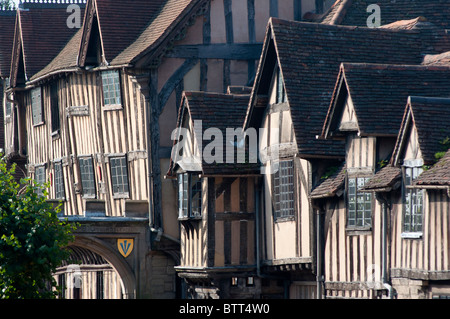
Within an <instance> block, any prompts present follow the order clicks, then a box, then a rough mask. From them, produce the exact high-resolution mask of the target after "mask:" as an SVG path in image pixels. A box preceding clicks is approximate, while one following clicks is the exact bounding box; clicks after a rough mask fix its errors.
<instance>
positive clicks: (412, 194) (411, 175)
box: [403, 167, 424, 233]
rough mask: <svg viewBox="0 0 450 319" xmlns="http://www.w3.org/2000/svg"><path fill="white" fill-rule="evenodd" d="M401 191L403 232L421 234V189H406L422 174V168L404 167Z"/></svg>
mask: <svg viewBox="0 0 450 319" xmlns="http://www.w3.org/2000/svg"><path fill="white" fill-rule="evenodd" d="M403 169H404V177H403V184H404V186H405V187H404V191H403V232H405V233H420V232H422V219H423V196H424V195H423V193H424V191H423V189H417V188H408V186H409V185H412V183H413V181H414V180H415V179H416V178H417V177H418V176H419V175H420V174H421V173H422V171H423V169H422V167H404V168H403Z"/></svg>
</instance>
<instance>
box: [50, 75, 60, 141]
mask: <svg viewBox="0 0 450 319" xmlns="http://www.w3.org/2000/svg"><path fill="white" fill-rule="evenodd" d="M58 89H59V87H58V82H56V81H54V82H52V83H51V84H50V115H51V122H52V123H51V126H52V127H51V129H52V135H55V134H57V133H59V131H60V130H61V117H60V114H59V90H58Z"/></svg>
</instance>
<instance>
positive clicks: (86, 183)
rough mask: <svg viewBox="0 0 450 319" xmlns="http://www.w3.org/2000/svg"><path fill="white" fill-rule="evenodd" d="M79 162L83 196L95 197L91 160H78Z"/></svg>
mask: <svg viewBox="0 0 450 319" xmlns="http://www.w3.org/2000/svg"><path fill="white" fill-rule="evenodd" d="M79 162H80V171H81V184H82V187H83V195H85V196H95V177H94V167H93V163H92V158H80V160H79Z"/></svg>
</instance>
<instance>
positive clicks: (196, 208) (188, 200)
mask: <svg viewBox="0 0 450 319" xmlns="http://www.w3.org/2000/svg"><path fill="white" fill-rule="evenodd" d="M177 184H178V201H177V202H178V219H179V220H187V219H201V218H202V207H203V205H202V204H203V203H202V194H203V189H202V178H201V177H199V173H192V172H182V173H178V174H177ZM194 193H195V194H194ZM197 195H198V197H197ZM194 197H196V198H194Z"/></svg>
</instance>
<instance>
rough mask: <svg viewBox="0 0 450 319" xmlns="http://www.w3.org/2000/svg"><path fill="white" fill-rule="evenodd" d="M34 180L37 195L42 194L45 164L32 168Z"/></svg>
mask: <svg viewBox="0 0 450 319" xmlns="http://www.w3.org/2000/svg"><path fill="white" fill-rule="evenodd" d="M34 180H35V182H36V183H38V186H39V187H38V189H37V191H36V193H37V194H38V195H43V194H44V193H43V187H44V184H45V166H44V165H42V166H37V167H35V169H34Z"/></svg>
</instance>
